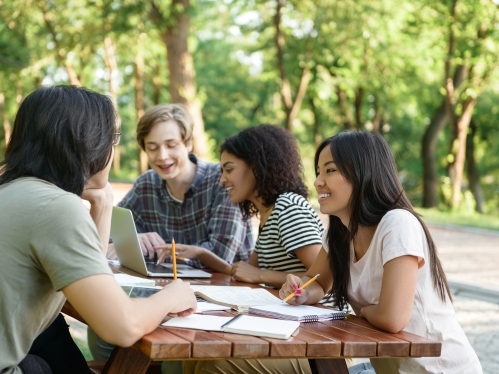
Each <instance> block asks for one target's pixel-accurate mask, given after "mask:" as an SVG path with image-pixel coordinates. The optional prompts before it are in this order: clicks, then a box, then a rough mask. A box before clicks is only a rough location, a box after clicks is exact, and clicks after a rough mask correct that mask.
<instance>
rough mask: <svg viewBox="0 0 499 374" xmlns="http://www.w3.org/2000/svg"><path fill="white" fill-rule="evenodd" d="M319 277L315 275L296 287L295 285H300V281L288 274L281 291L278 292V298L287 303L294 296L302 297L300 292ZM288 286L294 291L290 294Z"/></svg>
mask: <svg viewBox="0 0 499 374" xmlns="http://www.w3.org/2000/svg"><path fill="white" fill-rule="evenodd" d="M319 276H320V274H317V275H316V276H315V277H312V278H310V279H309V280H308V281H307V282H305V283H304V284H303V285H301V286H300V287H298V286H297V285H296V284H300V283H301V279H300V278H298V277H296V276H294V275H292V274H289V275H288V276H287V281H286V283H285V284H284V285H283V286H282V288H281V290H280V291H279V296H280V297H281V299H283V300H282V301H283V303H284V302H287V301H289V300H290V299H292V298H293V297H295V296H297V298H298V297H300V296H304V295H303V293H302V290H303V289H305V288H306V287H308V286H309V285H310V284H311V283H313V282H315V281H316V280H317V278H319ZM290 285H292V286H291V287H292V288H293V289H294V291H293V292H291V293H290V292H289V291H290ZM286 295H287V296H286ZM305 300H306V299H304V300H302V301H301V302H298V303H297V304H302V303H303V302H305ZM295 304H296V302H295Z"/></svg>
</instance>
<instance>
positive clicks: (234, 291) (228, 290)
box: [191, 285, 282, 312]
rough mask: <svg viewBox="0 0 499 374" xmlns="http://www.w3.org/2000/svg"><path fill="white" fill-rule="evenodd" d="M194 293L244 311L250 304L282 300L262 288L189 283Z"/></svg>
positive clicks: (216, 302) (267, 303) (270, 303)
mask: <svg viewBox="0 0 499 374" xmlns="http://www.w3.org/2000/svg"><path fill="white" fill-rule="evenodd" d="M191 289H192V290H193V291H194V294H195V295H196V296H198V297H200V298H202V299H205V300H207V301H209V302H211V303H214V304H219V305H225V306H228V307H230V308H233V309H235V310H237V311H238V312H246V311H248V309H249V308H250V307H252V306H257V305H277V304H281V303H282V301H281V299H279V298H278V297H275V296H274V295H272V294H271V293H270V292H269V291H267V290H266V289H264V288H250V287H235V286H197V285H193V286H192V285H191Z"/></svg>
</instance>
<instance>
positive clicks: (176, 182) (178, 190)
mask: <svg viewBox="0 0 499 374" xmlns="http://www.w3.org/2000/svg"><path fill="white" fill-rule="evenodd" d="M196 173H197V165H196V164H195V163H193V162H192V161H191V160H189V162H187V163H186V164H185V166H184V168H183V170H182V173H181V174H180V175H179V176H178V177H176V178H174V179H169V180H167V181H166V185H167V186H168V189H169V190H170V193H171V194H172V196H173V197H175V198H177V199H179V200H184V195H185V192H186V191H187V190H188V189H189V187H190V186H191V184H192V182H194V179H195V178H196Z"/></svg>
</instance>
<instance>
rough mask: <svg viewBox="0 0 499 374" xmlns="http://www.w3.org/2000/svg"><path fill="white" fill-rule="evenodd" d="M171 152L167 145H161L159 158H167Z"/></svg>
mask: <svg viewBox="0 0 499 374" xmlns="http://www.w3.org/2000/svg"><path fill="white" fill-rule="evenodd" d="M169 156H170V154H169V153H168V149H167V148H166V147H165V146H161V147H159V158H160V160H166V159H167V158H168V157H169Z"/></svg>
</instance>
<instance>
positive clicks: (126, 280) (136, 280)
mask: <svg viewBox="0 0 499 374" xmlns="http://www.w3.org/2000/svg"><path fill="white" fill-rule="evenodd" d="M114 278H115V279H116V282H118V284H119V285H120V286H124V285H135V284H137V285H142V286H144V285H150V286H154V285H156V282H155V281H154V280H152V279H145V278H140V277H134V276H133V275H128V274H124V273H120V274H114Z"/></svg>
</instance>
